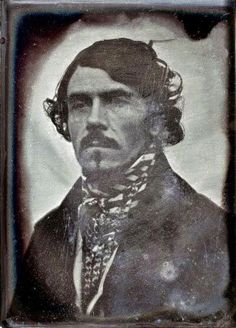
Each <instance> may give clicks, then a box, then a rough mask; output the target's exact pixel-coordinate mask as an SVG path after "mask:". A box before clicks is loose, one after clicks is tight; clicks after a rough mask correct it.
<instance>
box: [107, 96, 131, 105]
mask: <svg viewBox="0 0 236 328" xmlns="http://www.w3.org/2000/svg"><path fill="white" fill-rule="evenodd" d="M111 104H113V105H115V106H119V107H122V106H125V105H127V104H129V99H127V98H125V97H114V98H112V100H111Z"/></svg>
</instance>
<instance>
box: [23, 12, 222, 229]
mask: <svg viewBox="0 0 236 328" xmlns="http://www.w3.org/2000/svg"><path fill="white" fill-rule="evenodd" d="M119 37H127V38H132V39H134V40H142V41H145V42H149V40H150V39H152V40H158V42H155V43H154V48H155V50H156V52H157V54H158V56H159V57H160V58H162V59H164V60H165V61H167V63H168V64H169V65H170V66H171V67H172V68H173V69H174V70H176V71H178V72H179V73H180V74H181V75H182V77H183V81H184V96H185V107H184V112H183V120H182V123H183V126H184V129H185V139H184V141H182V142H181V143H180V144H178V145H176V146H172V147H168V148H166V150H165V152H166V155H167V157H168V159H169V161H170V163H171V165H172V167H173V169H174V170H175V171H176V172H177V173H179V174H180V175H181V176H182V177H183V178H184V179H186V180H187V181H188V182H189V183H190V184H191V185H192V186H193V187H194V188H195V189H196V190H197V191H198V192H200V193H203V194H205V195H206V196H208V197H209V198H210V199H212V200H213V201H214V202H216V203H217V204H219V205H222V189H223V186H224V181H225V177H226V172H227V164H228V163H227V139H226V134H225V130H226V110H227V95H228V91H227V83H228V80H227V79H228V51H227V26H226V24H225V23H223V22H222V23H219V24H218V25H217V26H216V27H215V28H214V29H213V30H212V31H211V33H210V35H209V36H208V37H207V38H205V39H202V40H198V41H196V40H192V39H190V38H189V37H188V35H187V34H186V33H185V31H184V29H183V25H182V24H181V23H180V22H178V21H177V20H176V19H175V18H174V17H169V16H166V15H159V16H157V15H155V16H152V15H147V14H146V15H144V14H140V15H139V16H136V17H134V18H131V17H130V16H127V15H126V14H122V15H120V14H119V15H117V16H115V15H113V16H112V19H111V17H110V18H109V19H108V17H107V16H106V17H105V16H104V18H103V17H102V16H101V17H100V18H99V20H98V21H96V22H92V23H91V21H90V20H88V22H86V19H83V21H82V20H81V21H77V22H76V23H73V24H72V25H71V26H70V27H69V28H67V29H66V30H65V31H64V34H63V35H62V37H61V38H60V41H59V42H56V43H55V42H54V43H53V45H50V46H47V45H45V48H44V53H42V54H40V56H38V57H37V62H34V67H37V69H34V70H33V71H32V69H31V66H30V56H29V58H28V68H29V69H28V70H27V69H26V70H25V77H26V79H27V81H28V82H27V84H26V88H27V90H25V94H27V98H26V102H25V106H26V108H25V109H26V110H25V116H24V121H23V122H22V133H23V134H22V145H23V152H22V156H23V157H22V158H23V161H22V167H23V168H24V171H25V176H26V183H25V192H26V194H27V197H26V200H27V201H26V204H25V205H26V207H27V208H28V209H29V212H28V213H29V220H30V222H32V226H33V224H34V223H35V222H36V221H37V220H38V219H40V218H41V217H42V216H43V215H44V214H46V213H47V212H48V211H49V210H51V209H52V208H53V207H55V206H57V205H59V204H60V202H61V201H62V199H63V198H64V196H65V195H66V193H67V192H68V191H69V189H70V188H71V186H72V185H73V183H74V182H75V181H76V179H77V178H78V177H79V175H80V172H81V171H80V167H79V165H78V163H77V162H76V160H75V158H74V154H73V149H72V145H71V144H70V143H68V142H66V141H65V140H64V139H63V137H62V136H60V135H59V134H58V133H57V132H56V130H55V128H54V126H53V125H52V123H51V122H50V120H49V118H47V116H46V114H45V113H44V111H43V107H42V103H43V100H44V99H45V98H47V97H53V95H54V92H55V88H56V86H57V83H58V81H59V80H60V78H61V76H62V74H63V72H64V71H65V69H66V67H67V66H68V64H69V63H70V62H71V61H72V60H73V58H74V57H75V55H76V54H77V53H78V52H79V51H80V50H82V49H83V48H85V47H87V46H89V45H90V44H92V43H93V42H95V41H97V40H101V39H110V38H119ZM52 41H53V40H52ZM47 44H50V40H48V43H47ZM35 45H36V44H35ZM32 46H34V45H33V44H32ZM26 68H27V65H26Z"/></svg>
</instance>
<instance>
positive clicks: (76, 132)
mask: <svg viewBox="0 0 236 328" xmlns="http://www.w3.org/2000/svg"><path fill="white" fill-rule="evenodd" d="M83 121H84V120H83V118H82V117H80V118H79V119H78V117H77V116H74V115H71V116H69V118H68V129H69V133H70V136H71V139H72V142H73V143H74V142H79V141H80V138H82V134H83V130H84V123H83Z"/></svg>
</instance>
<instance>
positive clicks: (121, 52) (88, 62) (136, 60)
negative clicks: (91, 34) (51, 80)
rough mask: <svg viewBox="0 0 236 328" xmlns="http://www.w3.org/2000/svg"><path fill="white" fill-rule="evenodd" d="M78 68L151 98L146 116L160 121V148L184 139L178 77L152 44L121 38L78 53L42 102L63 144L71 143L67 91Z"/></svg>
mask: <svg viewBox="0 0 236 328" xmlns="http://www.w3.org/2000/svg"><path fill="white" fill-rule="evenodd" d="M78 66H88V67H92V68H100V69H103V70H105V71H106V72H107V73H108V74H109V75H110V77H111V78H112V79H113V80H115V81H118V82H121V83H123V84H126V85H128V86H130V87H133V88H134V89H135V90H136V91H137V92H138V93H139V94H140V95H141V96H142V97H144V98H147V97H151V99H152V102H154V103H156V104H158V106H154V107H155V110H154V111H151V114H150V115H151V116H152V117H155V116H156V117H160V118H161V120H162V127H163V132H162V136H161V139H162V144H163V145H165V146H166V145H175V144H177V143H178V142H180V141H181V140H182V139H183V138H184V131H183V127H182V125H181V123H180V120H181V117H182V110H183V96H182V90H183V82H182V78H181V76H180V74H179V73H177V72H175V71H173V70H172V69H170V67H169V66H168V65H167V63H166V62H165V61H163V60H161V59H160V58H158V57H157V54H156V52H155V51H154V49H153V48H152V42H150V43H149V44H146V43H144V42H141V41H134V40H130V39H124V38H122V39H112V40H104V41H99V42H95V43H94V44H93V45H91V46H90V47H88V48H86V49H84V50H83V51H81V52H80V53H79V54H78V55H77V56H76V57H75V59H74V60H73V61H72V63H71V64H70V65H69V66H68V67H67V69H66V71H65V73H64V75H63V77H62V79H61V81H60V82H59V84H58V87H57V89H56V92H55V96H54V97H53V99H49V98H47V99H46V100H45V101H44V109H45V111H46V113H47V115H48V116H49V117H50V119H51V120H52V122H53V124H54V125H55V127H56V129H57V131H58V132H59V133H60V134H61V135H63V137H64V138H65V139H66V140H67V141H71V138H70V134H69V131H68V125H67V119H68V107H67V102H66V97H67V88H68V84H69V81H70V79H71V77H72V75H73V73H74V72H75V70H76V68H77V67H78Z"/></svg>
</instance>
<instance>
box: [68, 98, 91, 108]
mask: <svg viewBox="0 0 236 328" xmlns="http://www.w3.org/2000/svg"><path fill="white" fill-rule="evenodd" d="M69 104H70V107H71V109H73V110H76V109H77V110H84V109H85V108H87V107H89V106H90V101H89V100H88V99H78V98H77V99H71V100H70V101H69Z"/></svg>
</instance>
